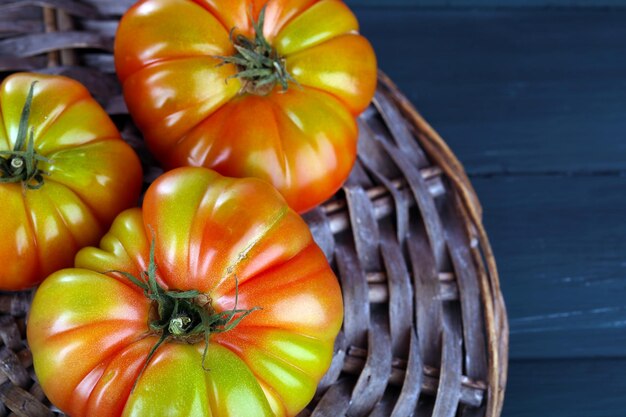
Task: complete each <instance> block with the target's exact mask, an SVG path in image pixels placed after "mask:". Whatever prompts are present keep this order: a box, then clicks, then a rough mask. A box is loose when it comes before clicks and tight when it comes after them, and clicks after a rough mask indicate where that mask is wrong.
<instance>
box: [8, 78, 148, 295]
mask: <svg viewBox="0 0 626 417" xmlns="http://www.w3.org/2000/svg"><path fill="white" fill-rule="evenodd" d="M141 184H142V173H141V165H140V163H139V159H138V158H137V156H136V155H135V153H134V151H133V150H132V149H131V147H130V146H128V145H127V144H126V143H125V142H124V141H123V140H122V139H121V137H120V134H119V132H118V130H117V128H116V127H115V125H114V124H113V122H112V121H111V120H110V119H109V117H108V115H107V114H106V113H105V111H104V110H103V109H102V108H101V107H100V106H99V105H98V103H96V101H95V100H94V99H93V98H92V97H91V96H90V94H89V92H88V91H87V90H86V89H85V88H84V87H83V86H82V85H81V84H79V83H78V82H76V81H73V80H71V79H69V78H65V77H61V76H51V75H42V74H27V73H21V74H15V75H12V76H10V77H8V78H6V79H5V80H4V81H3V82H2V85H1V86H0V201H2V214H0V236H1V238H0V265H2V267H1V268H0V289H2V290H20V289H25V288H29V287H32V286H34V285H36V284H37V283H39V282H40V281H41V280H43V279H44V278H45V277H46V276H47V275H49V274H50V273H52V272H54V271H56V270H58V269H60V268H65V267H68V266H71V265H72V263H73V261H74V255H75V254H76V252H77V251H78V250H79V249H80V248H82V247H84V246H87V245H93V244H96V243H97V242H98V240H99V239H100V238H101V237H102V235H103V234H104V233H105V232H106V230H107V229H108V227H109V226H110V225H111V222H112V221H113V219H114V218H115V216H116V215H117V214H118V213H120V212H121V211H123V210H125V209H127V208H129V207H132V206H134V205H135V204H136V202H137V199H138V197H139V193H140V191H141Z"/></svg>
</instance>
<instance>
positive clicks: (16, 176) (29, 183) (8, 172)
mask: <svg viewBox="0 0 626 417" xmlns="http://www.w3.org/2000/svg"><path fill="white" fill-rule="evenodd" d="M35 84H37V81H33V82H32V84H31V85H30V89H29V90H28V96H27V97H26V102H25V103H24V107H23V108H22V114H21V116H20V124H19V128H18V131H17V139H16V141H15V146H14V147H13V150H12V151H0V184H1V183H5V184H6V183H17V182H22V183H24V185H25V186H26V188H28V189H29V190H37V189H39V188H41V187H42V186H43V184H44V175H48V173H47V172H45V171H43V170H41V169H40V168H39V166H38V165H39V162H47V163H50V162H52V161H50V160H49V159H48V158H45V157H43V156H41V155H39V154H38V153H37V152H35V139H34V131H33V129H32V128H31V129H30V131H29V130H28V120H29V119H30V110H31V107H32V104H33V95H34V91H35ZM27 138H28V140H27ZM24 146H26V150H24Z"/></svg>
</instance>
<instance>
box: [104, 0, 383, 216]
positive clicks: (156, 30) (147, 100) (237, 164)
mask: <svg viewBox="0 0 626 417" xmlns="http://www.w3.org/2000/svg"><path fill="white" fill-rule="evenodd" d="M358 30H359V25H358V22H357V19H356V18H355V16H354V15H353V13H352V12H351V11H350V10H349V9H348V7H347V6H346V5H345V4H344V3H343V2H342V1H340V0H269V1H268V0H193V1H192V0H143V1H140V2H138V3H137V4H136V5H135V6H133V7H132V8H131V9H130V10H129V11H128V12H127V13H126V15H125V16H124V17H123V18H122V20H121V23H120V26H119V30H118V33H117V38H116V44H115V64H116V68H117V72H118V76H119V78H120V80H121V82H122V84H123V88H124V96H125V99H126V103H127V104H128V108H129V110H130V113H131V115H132V116H133V118H134V120H135V122H136V124H137V125H138V127H139V128H140V129H141V131H142V132H143V134H144V137H145V139H146V141H147V144H148V146H149V148H150V150H151V151H152V152H153V153H154V154H155V156H156V157H157V159H158V160H159V161H160V162H161V163H162V164H163V165H164V167H165V168H168V169H169V168H173V167H178V166H184V165H192V166H204V167H207V168H212V169H215V170H217V171H219V172H220V173H222V174H223V175H228V176H234V177H249V176H251V177H257V178H261V179H264V180H266V181H268V182H270V183H272V184H273V185H274V186H275V187H276V188H277V189H278V190H279V191H280V192H281V193H282V195H283V196H284V197H285V198H286V200H287V201H288V203H289V204H290V205H291V207H292V208H294V209H295V210H296V211H299V212H303V211H306V210H309V209H311V208H312V207H314V206H316V205H317V204H319V203H321V202H323V201H324V200H326V199H327V198H329V197H330V196H332V194H333V193H334V192H335V191H337V189H338V188H339V187H340V186H341V185H342V184H343V182H344V181H345V179H346V178H347V177H348V174H349V173H350V171H351V168H352V166H353V164H354V162H355V159H356V144H357V137H358V129H357V124H356V120H355V119H356V116H357V115H358V114H359V113H361V112H362V111H363V110H364V109H365V108H366V107H367V106H368V104H369V103H370V101H371V99H372V97H373V95H374V91H375V87H376V75H377V69H376V58H375V55H374V51H373V49H372V47H371V46H370V44H369V43H368V41H367V40H366V39H365V38H364V37H363V36H361V35H359V33H358Z"/></svg>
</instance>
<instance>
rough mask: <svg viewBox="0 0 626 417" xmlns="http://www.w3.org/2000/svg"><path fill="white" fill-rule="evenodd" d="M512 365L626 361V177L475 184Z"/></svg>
mask: <svg viewBox="0 0 626 417" xmlns="http://www.w3.org/2000/svg"><path fill="white" fill-rule="evenodd" d="M473 183H474V185H475V187H476V189H477V192H478V195H479V197H480V198H481V201H482V202H483V205H484V209H485V213H484V215H485V224H486V227H487V232H488V233H489V235H490V238H491V242H492V244H493V247H494V250H495V254H496V259H497V260H498V267H499V270H500V274H501V282H502V288H503V292H504V296H505V300H506V303H507V309H508V313H509V319H510V325H511V346H510V353H511V357H512V358H564V357H582V356H594V357H595V356H606V357H609V356H626V303H625V301H624V300H626V238H625V237H626V220H625V219H626V192H625V190H626V177H624V176H582V177H567V176H562V177H546V176H539V177H535V176H528V177H523V176H515V177H494V178H475V179H474V181H473Z"/></svg>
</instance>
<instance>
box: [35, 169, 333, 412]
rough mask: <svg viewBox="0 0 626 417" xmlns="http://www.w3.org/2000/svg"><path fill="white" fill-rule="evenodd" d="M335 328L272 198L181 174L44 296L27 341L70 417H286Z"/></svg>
mask: <svg viewBox="0 0 626 417" xmlns="http://www.w3.org/2000/svg"><path fill="white" fill-rule="evenodd" d="M342 319H343V307H342V297H341V291H340V288H339V284H338V282H337V279H336V277H335V275H334V274H333V272H332V270H331V269H330V267H329V265H328V263H327V261H326V258H325V257H324V255H323V253H322V252H321V250H320V249H319V248H318V246H317V245H316V244H315V243H314V241H313V240H312V237H311V234H310V232H309V230H308V228H307V225H306V223H304V221H303V220H302V219H301V218H300V217H299V216H298V215H297V214H296V213H295V212H294V211H293V210H291V209H290V208H289V207H288V206H287V204H286V203H285V201H284V199H283V198H282V197H281V196H280V194H278V192H277V191H276V190H275V189H273V188H272V187H271V186H270V185H269V184H267V183H265V182H263V181H260V180H257V179H231V178H225V177H222V176H220V175H219V174H217V173H215V172H213V171H209V170H207V169H204V168H190V167H188V168H179V169H176V170H173V171H170V172H169V173H167V174H165V175H164V176H162V177H160V178H159V179H157V180H156V181H155V182H154V183H153V184H152V185H151V187H150V188H149V189H148V191H147V194H146V196H145V200H144V203H143V209H139V208H135V209H130V210H127V211H125V212H123V213H122V214H120V215H119V216H118V217H117V219H116V220H115V221H114V223H113V226H112V228H111V230H110V231H109V233H108V234H107V235H105V236H104V238H103V239H102V241H101V244H100V249H98V248H85V249H83V250H82V251H80V252H79V253H78V255H77V257H76V269H66V270H62V271H59V272H57V273H55V274H53V275H51V276H50V277H48V278H47V279H46V280H45V281H44V282H43V283H42V284H41V286H40V287H39V289H38V291H37V293H36V295H35V298H34V301H33V304H32V308H31V312H30V316H29V321H28V341H29V343H30V347H31V349H32V352H33V361H34V366H35V371H36V373H37V376H38V378H39V381H40V383H41V386H42V388H43V390H44V391H45V393H46V394H47V395H48V397H49V398H50V399H51V400H52V402H53V403H54V404H56V405H57V406H58V407H60V408H61V409H62V410H64V411H65V412H66V413H68V414H69V415H71V416H74V417H112V416H120V415H121V416H133V417H146V416H159V417H161V416H175V417H207V416H214V417H224V416H233V417H252V416H254V417H256V416H293V415H295V414H297V413H298V412H299V411H300V410H301V409H303V408H304V407H305V406H306V404H307V403H308V402H309V401H310V400H311V398H312V396H313V394H314V392H315V390H316V386H317V383H318V381H319V380H320V378H321V377H322V375H323V374H324V372H325V371H326V369H327V368H328V366H329V364H330V360H331V358H332V353H333V343H334V339H335V337H336V336H337V333H338V331H339V328H340V326H341V322H342ZM151 352H152V354H151Z"/></svg>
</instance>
